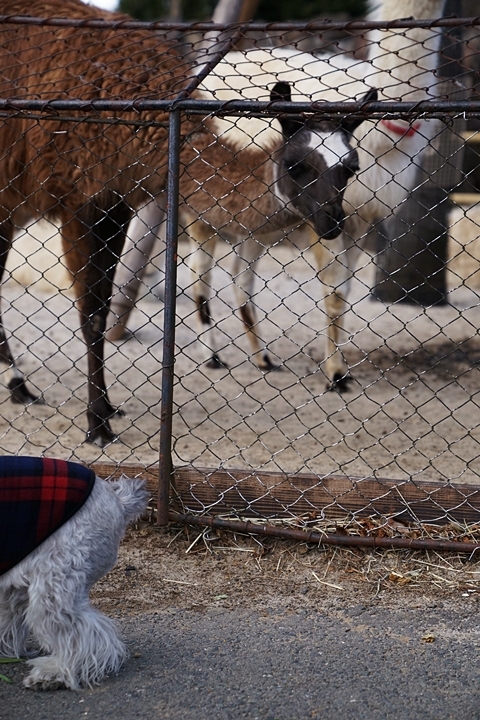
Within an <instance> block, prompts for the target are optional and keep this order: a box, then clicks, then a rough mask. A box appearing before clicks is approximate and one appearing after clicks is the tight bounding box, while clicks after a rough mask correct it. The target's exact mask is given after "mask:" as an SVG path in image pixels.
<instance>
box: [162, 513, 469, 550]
mask: <svg viewBox="0 0 480 720" xmlns="http://www.w3.org/2000/svg"><path fill="white" fill-rule="evenodd" d="M169 517H170V520H171V521H172V522H179V523H182V524H186V525H195V526H198V527H211V528H219V529H223V530H231V531H232V532H239V533H244V534H246V535H264V536H265V537H276V538H280V539H284V540H294V541H296V542H305V543H315V544H317V545H343V546H344V547H367V548H396V549H405V550H439V551H443V552H445V551H447V552H457V553H468V554H469V555H471V554H472V553H474V552H476V551H477V550H480V543H473V542H461V541H458V540H440V539H435V538H432V539H421V538H412V539H409V538H403V537H402V538H399V537H392V538H388V537H375V536H361V535H339V534H336V533H320V532H317V531H315V530H300V529H298V530H296V529H294V528H287V527H283V526H278V525H267V524H265V525H260V523H254V522H251V521H250V520H245V521H242V520H224V519H223V518H218V517H206V516H205V515H202V516H197V515H187V514H184V513H178V512H174V511H171V512H170V513H169Z"/></svg>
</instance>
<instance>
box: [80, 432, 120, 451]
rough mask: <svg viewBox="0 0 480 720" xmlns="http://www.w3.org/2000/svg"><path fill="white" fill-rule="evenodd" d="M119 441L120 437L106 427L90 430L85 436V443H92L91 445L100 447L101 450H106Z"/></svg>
mask: <svg viewBox="0 0 480 720" xmlns="http://www.w3.org/2000/svg"><path fill="white" fill-rule="evenodd" d="M117 440H118V435H115V433H114V432H112V431H111V430H110V429H107V428H105V427H102V428H95V430H88V431H87V434H86V436H85V442H87V443H90V445H98V447H99V448H104V447H106V446H107V445H110V444H111V443H114V442H116V441H117Z"/></svg>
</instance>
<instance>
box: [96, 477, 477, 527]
mask: <svg viewBox="0 0 480 720" xmlns="http://www.w3.org/2000/svg"><path fill="white" fill-rule="evenodd" d="M92 468H93V469H94V470H95V472H96V473H97V474H98V475H100V477H105V478H115V477H119V476H120V475H122V474H125V475H129V476H131V477H143V478H146V480H147V483H148V487H149V489H150V490H151V492H152V494H155V493H156V490H157V484H158V466H157V465H153V466H149V467H148V468H145V467H143V466H142V465H137V464H131V463H124V464H122V465H121V466H120V467H118V466H117V465H115V464H114V463H93V465H92ZM174 484H175V487H173V486H172V488H171V497H172V503H173V507H174V508H175V509H177V510H180V511H181V512H187V513H188V512H196V513H198V512H205V513H207V514H210V515H219V514H227V513H229V514H235V513H238V514H239V515H242V516H244V517H258V518H262V519H268V518H270V519H273V518H282V517H293V516H300V515H307V514H311V515H312V517H313V516H316V517H325V518H340V517H345V516H349V515H352V514H356V515H357V516H358V517H366V516H369V515H375V514H380V515H388V516H395V517H398V518H401V519H403V520H407V521H414V520H418V521H420V522H436V523H445V522H449V521H452V520H455V521H457V522H460V523H468V524H472V523H477V522H480V488H477V487H476V486H472V485H465V484H462V485H457V484H455V485H437V484H436V483H430V482H420V481H415V482H412V481H409V482H406V481H395V480H386V479H379V478H356V477H346V476H342V475H328V476H326V477H321V476H318V475H314V474H310V473H301V474H298V475H286V474H282V473H274V472H258V473H254V474H252V473H251V472H248V471H246V470H228V471H227V470H215V469H208V468H191V467H179V468H176V469H175V483H174Z"/></svg>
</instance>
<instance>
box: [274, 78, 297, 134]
mask: <svg viewBox="0 0 480 720" xmlns="http://www.w3.org/2000/svg"><path fill="white" fill-rule="evenodd" d="M291 99H292V91H291V90H290V85H289V84H288V83H286V82H278V83H277V84H276V85H275V86H274V88H273V90H272V92H271V93H270V100H271V102H277V101H279V100H283V101H284V102H290V101H291ZM278 120H279V122H280V125H281V126H282V132H283V134H284V135H285V137H287V138H288V137H291V136H292V135H293V134H294V133H296V132H297V130H298V129H299V128H300V127H301V126H302V125H303V122H301V121H300V120H294V119H293V118H286V117H279V118H278Z"/></svg>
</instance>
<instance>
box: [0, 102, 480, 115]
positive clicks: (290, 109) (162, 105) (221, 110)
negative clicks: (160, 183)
mask: <svg viewBox="0 0 480 720" xmlns="http://www.w3.org/2000/svg"><path fill="white" fill-rule="evenodd" d="M5 110H10V111H13V112H15V111H16V112H22V111H35V112H53V111H57V112H62V111H69V112H71V111H72V110H81V111H87V110H90V111H93V112H139V113H140V112H149V111H150V112H151V111H158V112H172V111H173V110H183V111H184V112H188V113H201V114H205V113H207V114H215V115H221V114H223V115H225V114H226V115H241V114H243V113H258V114H261V115H265V116H272V117H273V116H275V115H278V114H295V115H298V114H299V113H309V114H312V113H315V114H320V115H322V116H325V117H328V116H330V117H335V116H336V117H338V116H343V115H356V116H358V117H360V116H362V117H369V118H377V119H382V118H384V117H385V116H386V115H388V116H389V117H392V118H393V116H394V115H396V114H397V115H409V116H415V117H418V116H420V115H422V116H428V117H435V116H437V115H443V116H445V115H448V116H452V114H453V115H454V116H455V115H457V116H458V115H460V116H462V117H464V116H465V117H467V116H470V115H472V114H473V115H478V114H479V113H480V100H423V101H418V102H377V101H376V102H368V103H365V102H362V101H352V100H348V101H338V102H330V101H323V100H322V101H315V102H286V101H274V102H266V101H259V100H229V101H227V102H225V101H222V100H203V99H189V98H186V99H181V100H171V99H170V100H152V99H148V100H146V99H145V100H144V99H133V100H105V99H103V98H102V99H93V100H80V99H74V98H72V99H68V100H64V99H58V100H26V99H20V98H18V99H17V98H9V99H6V100H4V99H2V100H0V111H5ZM61 119H63V118H61Z"/></svg>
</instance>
